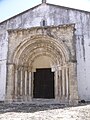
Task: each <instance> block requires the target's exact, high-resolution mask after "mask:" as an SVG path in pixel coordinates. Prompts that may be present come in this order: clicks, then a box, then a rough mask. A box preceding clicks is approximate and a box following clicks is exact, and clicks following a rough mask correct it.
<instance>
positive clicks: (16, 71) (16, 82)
mask: <svg viewBox="0 0 90 120" xmlns="http://www.w3.org/2000/svg"><path fill="white" fill-rule="evenodd" d="M15 99H16V100H17V69H16V70H15Z"/></svg>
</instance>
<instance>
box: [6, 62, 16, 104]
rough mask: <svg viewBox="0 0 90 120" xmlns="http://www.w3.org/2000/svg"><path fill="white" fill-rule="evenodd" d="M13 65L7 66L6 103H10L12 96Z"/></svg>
mask: <svg viewBox="0 0 90 120" xmlns="http://www.w3.org/2000/svg"><path fill="white" fill-rule="evenodd" d="M14 74H15V71H14V64H8V74H7V90H6V101H7V102H12V101H13V95H14V93H13V92H14V91H13V89H14V78H15V77H14Z"/></svg>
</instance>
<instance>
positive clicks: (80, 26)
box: [0, 4, 90, 101]
mask: <svg viewBox="0 0 90 120" xmlns="http://www.w3.org/2000/svg"><path fill="white" fill-rule="evenodd" d="M43 19H44V20H46V22H47V25H48V26H50V25H56V26H57V25H60V24H71V23H75V25H76V49H77V50H76V56H77V78H78V91H79V98H80V99H85V100H87V101H90V67H89V66H90V55H89V54H90V13H89V12H83V11H78V10H74V9H69V8H65V7H59V6H54V5H50V4H47V5H46V4H42V5H40V6H37V7H35V8H33V9H30V10H28V11H26V12H24V13H22V14H20V15H18V16H16V17H13V18H11V19H9V20H7V21H5V22H3V23H2V24H0V60H1V62H0V100H3V99H4V95H5V85H6V61H5V60H4V59H6V58H7V48H8V44H7V40H8V37H7V36H8V35H7V32H6V31H7V30H8V29H17V28H20V29H23V28H30V27H35V26H40V24H41V21H42V20H43ZM2 33H3V35H2ZM1 36H3V37H1ZM3 44H4V45H3ZM2 56H3V57H2ZM1 66H2V67H1ZM1 91H2V92H1ZM2 96H3V97H2Z"/></svg>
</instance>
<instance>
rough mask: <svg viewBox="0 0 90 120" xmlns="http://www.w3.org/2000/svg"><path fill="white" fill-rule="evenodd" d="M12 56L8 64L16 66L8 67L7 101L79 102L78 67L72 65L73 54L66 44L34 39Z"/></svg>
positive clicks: (22, 44) (39, 38)
mask: <svg viewBox="0 0 90 120" xmlns="http://www.w3.org/2000/svg"><path fill="white" fill-rule="evenodd" d="M70 36H71V35H70ZM20 39H21V37H20ZM21 41H22V39H21ZM10 47H11V46H10ZM10 47H9V49H10ZM9 51H10V50H9ZM9 53H10V54H9V58H8V61H10V62H11V63H13V64H8V81H7V83H8V86H7V94H6V100H9V101H10V100H11V101H17V102H19V101H20V102H29V101H30V102H31V101H33V99H35V98H41V99H42V98H43V99H44V98H45V99H54V100H55V101H56V102H57V101H59V102H60V103H69V102H70V101H73V99H76V97H77V96H76V94H77V88H76V87H77V84H76V81H75V80H74V79H76V78H75V77H74V76H75V75H76V73H75V70H76V64H75V63H73V62H72V61H70V59H71V56H70V55H71V54H70V50H69V49H68V47H67V46H66V44H64V43H63V42H62V41H58V40H57V39H55V38H52V37H49V36H47V35H34V36H31V37H30V38H29V37H28V38H25V39H24V40H23V41H22V42H20V43H19V44H17V45H16V46H15V47H14V48H13V51H11V52H9ZM74 88H75V92H74V94H73V92H72V91H74ZM47 89H48V90H47ZM48 91H49V92H48ZM47 93H49V94H48V95H47Z"/></svg>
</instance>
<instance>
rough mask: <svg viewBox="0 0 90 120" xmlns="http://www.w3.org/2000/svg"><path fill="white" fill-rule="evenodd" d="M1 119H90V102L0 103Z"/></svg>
mask: <svg viewBox="0 0 90 120" xmlns="http://www.w3.org/2000/svg"><path fill="white" fill-rule="evenodd" d="M0 120H90V103H88V104H87V103H84V104H79V105H78V106H75V107H73V106H65V105H59V104H43V105H40V104H39V105H38V104H23V103H22V104H15V103H14V104H4V103H0Z"/></svg>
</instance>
